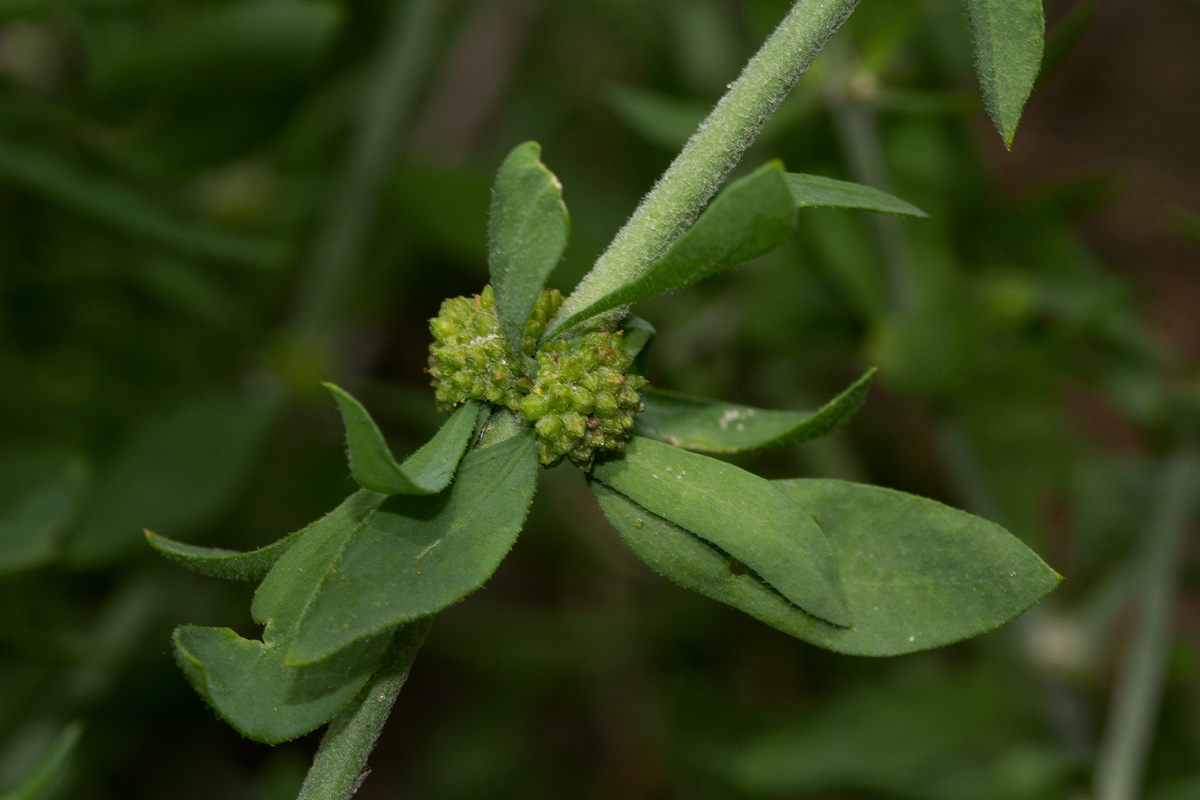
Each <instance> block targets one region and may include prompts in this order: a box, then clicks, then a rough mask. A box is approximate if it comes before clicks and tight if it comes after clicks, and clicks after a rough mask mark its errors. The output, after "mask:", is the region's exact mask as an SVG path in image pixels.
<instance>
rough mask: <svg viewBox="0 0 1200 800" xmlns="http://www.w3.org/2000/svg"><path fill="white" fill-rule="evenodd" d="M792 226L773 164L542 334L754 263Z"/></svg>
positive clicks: (792, 213)
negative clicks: (626, 278) (641, 267)
mask: <svg viewBox="0 0 1200 800" xmlns="http://www.w3.org/2000/svg"><path fill="white" fill-rule="evenodd" d="M795 223H796V208H795V205H794V204H793V202H792V195H791V192H790V191H789V190H788V186H787V182H786V181H785V180H784V171H783V166H782V165H781V164H780V163H779V162H777V161H773V162H771V163H769V164H766V165H765V166H763V167H760V168H759V169H758V170H756V171H755V172H753V173H751V174H750V175H747V176H746V177H744V178H740V179H738V180H736V181H734V182H733V183H731V184H730V185H729V187H728V188H726V189H725V190H724V191H723V192H721V193H720V194H719V195H717V198H716V199H715V200H713V201H712V203H711V204H710V205H709V207H708V208H707V209H706V210H705V211H704V213H703V214H701V215H700V218H699V219H697V220H696V222H695V223H694V224H693V225H692V227H691V228H689V229H688V232H687V233H685V234H684V235H683V236H681V237H679V240H678V241H677V242H675V244H673V245H671V248H670V249H669V250H667V252H666V254H664V255H663V257H662V258H661V259H659V260H658V261H656V262H655V263H654V264H652V265H651V266H650V267H649V268H648V269H647V270H646V271H645V272H643V273H642V274H641V275H640V276H638V277H637V278H635V279H634V280H633V281H632V282H630V283H627V284H625V285H624V286H622V287H621V288H620V289H617V290H616V291H614V292H611V293H610V294H607V295H605V296H604V297H601V298H600V299H599V300H597V301H596V302H594V303H592V304H591V305H589V306H585V307H584V308H582V309H580V310H579V311H578V312H576V313H575V314H573V315H572V316H570V317H568V318H566V319H564V320H562V321H561V322H557V323H555V324H554V326H553V327H552V328H551V329H550V330H548V331H547V332H546V335H547V336H552V335H554V333H556V332H557V331H560V330H565V329H566V328H568V327H570V326H571V325H574V324H575V323H577V322H580V321H582V320H584V319H587V318H588V317H593V316H595V315H596V314H601V313H603V312H605V311H608V310H610V309H614V308H617V307H618V306H623V305H626V304H628V303H634V302H637V301H638V300H645V299H646V298H648V297H653V296H655V295H659V294H663V293H664V292H670V291H673V290H675V289H682V288H683V287H685V286H690V285H691V284H693V283H696V282H697V281H700V280H703V279H704V278H707V277H710V276H712V275H716V274H717V273H720V272H723V271H725V270H727V269H731V268H733V267H736V266H737V265H738V264H743V263H745V262H747V261H749V260H750V259H752V258H758V257H759V256H761V255H764V254H765V253H769V252H771V251H772V250H774V249H775V248H776V247H778V246H779V245H780V244H782V243H783V242H784V241H785V240H786V239H787V237H788V236H789V235H790V234H791V232H792V227H793V226H794V225H795Z"/></svg>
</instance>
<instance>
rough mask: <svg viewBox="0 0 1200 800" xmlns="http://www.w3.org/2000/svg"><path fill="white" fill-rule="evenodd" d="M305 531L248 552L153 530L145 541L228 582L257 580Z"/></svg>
mask: <svg viewBox="0 0 1200 800" xmlns="http://www.w3.org/2000/svg"><path fill="white" fill-rule="evenodd" d="M307 530H308V528H302V529H300V530H298V531H296V532H294V533H289V534H288V535H287V536H285V537H283V538H282V539H279V540H278V541H275V542H272V543H271V544H269V545H267V546H266V547H260V548H259V549H257V550H250V551H248V552H240V551H237V550H227V549H225V548H223V547H200V546H198V545H194V544H185V543H183V542H176V541H174V540H173V539H168V538H167V537H165V536H159V535H158V534H157V533H154V532H153V531H146V532H145V533H146V541H147V542H148V543H149V544H150V546H151V547H153V548H154V549H155V550H157V551H158V552H159V554H160V555H163V556H165V557H167V558H168V559H170V560H171V561H174V562H175V563H177V564H181V565H183V566H185V567H187V568H188V569H192V570H195V571H196V572H199V573H201V574H202V575H209V576H212V577H214V578H224V579H225V580H229V581H260V580H262V579H263V578H265V577H266V576H267V573H268V572H270V571H271V567H273V566H275V562H276V561H278V560H279V559H280V557H281V556H283V554H284V553H286V552H287V551H288V548H290V547H291V546H292V545H293V544H295V543H296V540H297V539H299V538H300V537H301V536H303V535H304V532H305V531H307Z"/></svg>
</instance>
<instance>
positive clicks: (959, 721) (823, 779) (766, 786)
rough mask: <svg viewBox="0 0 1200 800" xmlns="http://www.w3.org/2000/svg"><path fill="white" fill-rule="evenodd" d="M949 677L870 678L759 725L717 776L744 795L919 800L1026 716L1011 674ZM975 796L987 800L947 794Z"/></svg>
mask: <svg viewBox="0 0 1200 800" xmlns="http://www.w3.org/2000/svg"><path fill="white" fill-rule="evenodd" d="M956 672H957V670H954V671H952V670H943V671H937V672H935V673H934V674H933V675H929V676H926V675H921V676H920V677H919V678H916V679H915V680H914V676H907V677H908V680H906V681H902V682H897V683H898V684H899V685H896V684H894V683H892V682H890V681H887V682H885V680H886V679H885V680H880V679H878V678H877V679H876V680H874V681H869V682H859V683H855V684H852V686H851V688H849V689H843V690H841V691H840V692H839V693H838V694H836V695H834V696H832V697H826V698H823V699H822V700H821V701H820V702H819V703H817V704H815V705H814V707H808V708H805V712H804V713H803V714H800V715H790V718H787V717H785V718H784V719H781V720H779V722H778V723H774V724H772V723H768V724H767V725H766V726H763V727H760V728H759V729H758V730H757V731H755V732H754V733H753V734H751V735H750V736H749V738H748V739H747V740H746V741H744V742H742V743H740V746H736V747H734V748H733V751H732V752H731V753H729V757H728V758H727V759H726V760H724V761H723V762H722V767H723V768H724V769H727V770H728V772H727V773H726V777H727V778H728V779H729V780H730V782H731V783H733V785H734V786H735V787H736V788H737V789H738V790H740V791H742V792H745V794H746V795H748V796H751V797H811V796H813V795H818V796H819V795H823V794H826V793H831V792H835V791H836V790H838V789H842V790H846V789H859V790H867V791H869V792H872V793H875V792H878V793H880V794H882V795H884V796H888V797H897V796H898V797H923V796H928V795H926V794H925V793H924V792H922V791H920V790H919V787H920V786H921V785H922V783H923V782H924V783H928V779H929V776H930V775H931V774H934V773H935V772H936V770H937V768H938V766H939V765H946V764H947V763H951V764H953V763H956V762H958V763H963V762H967V763H969V761H970V760H971V756H972V755H974V754H976V753H978V752H979V751H980V749H981V748H986V747H987V745H988V743H989V742H994V741H995V740H996V734H997V731H1001V730H1012V729H1013V728H1014V727H1015V726H1018V725H1020V724H1021V723H1022V721H1023V720H1024V719H1027V718H1028V716H1027V715H1028V714H1029V712H1030V710H1032V709H1030V708H1028V706H1031V705H1033V704H1032V703H1030V702H1029V700H1028V699H1027V695H1028V694H1029V693H1027V692H1021V690H1020V689H1019V688H1017V685H1016V682H1015V681H1014V680H1013V677H1014V676H1012V675H1011V674H1008V675H1006V674H1004V673H996V672H977V673H974V674H967V675H960V674H956ZM947 673H948V674H947ZM922 779H924V781H922ZM1022 785H1024V784H1022ZM913 788H917V789H918V790H917V791H913ZM979 789H983V787H979ZM981 795H982V796H988V797H996V795H993V794H991V793H990V792H987V791H977V792H970V791H961V790H960V791H956V792H955V796H958V797H979V796H981ZM1001 796H1003V795H1001ZM1010 796H1011V795H1010ZM1019 796H1021V797H1026V798H1028V797H1036V796H1043V797H1044V796H1049V795H1043V794H1040V793H1039V794H1024V793H1021V794H1020V795H1019Z"/></svg>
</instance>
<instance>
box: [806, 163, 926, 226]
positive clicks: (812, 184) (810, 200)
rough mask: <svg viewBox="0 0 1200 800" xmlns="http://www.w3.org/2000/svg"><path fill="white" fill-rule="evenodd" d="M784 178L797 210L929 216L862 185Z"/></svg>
mask: <svg viewBox="0 0 1200 800" xmlns="http://www.w3.org/2000/svg"><path fill="white" fill-rule="evenodd" d="M786 179H787V186H788V191H789V192H791V194H792V202H794V203H795V204H796V208H861V209H864V210H866V211H878V212H880V213H883V214H901V215H904V216H909V217H926V218H928V216H929V215H928V214H926V213H925V212H924V211H922V210H921V209H919V208H917V207H916V206H914V205H913V204H912V203H906V202H905V201H903V200H901V199H900V198H899V197H894V196H892V195H890V194H888V193H887V192H881V191H879V190H878V189H873V188H872V187H870V186H863V185H862V184H861V183H850V182H849V181H839V180H835V179H833V178H826V177H823V176H821V175H802V174H799V173H795V172H789V173H788V174H787V176H786Z"/></svg>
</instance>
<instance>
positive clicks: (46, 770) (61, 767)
mask: <svg viewBox="0 0 1200 800" xmlns="http://www.w3.org/2000/svg"><path fill="white" fill-rule="evenodd" d="M82 733H83V723H82V722H78V721H76V722H72V723H70V724H69V725H67V726H66V727H65V728H63V730H62V733H60V734H59V735H58V736H57V737H56V738H55V740H54V743H53V744H51V746H50V749H49V750H48V751H47V752H46V755H45V756H44V757H43V758H42V760H41V761H40V762H39V763H38V765H37V766H36V767H35V768H34V769H33V771H32V772H30V773H29V774H28V775H27V776H25V779H24V780H22V781H21V782H20V783H19V784H17V785H16V786H15V787H13V788H12V789H11V790H10V791H8V792H7V793H6V794H5V795H4V800H50V798H52V797H55V796H57V795H58V790H59V788H60V787H61V785H62V778H63V773H64V772H66V769H67V766H68V764H69V762H70V758H71V754H72V753H73V752H74V751H75V745H76V744H78V742H79V737H80V735H82Z"/></svg>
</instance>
